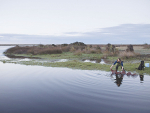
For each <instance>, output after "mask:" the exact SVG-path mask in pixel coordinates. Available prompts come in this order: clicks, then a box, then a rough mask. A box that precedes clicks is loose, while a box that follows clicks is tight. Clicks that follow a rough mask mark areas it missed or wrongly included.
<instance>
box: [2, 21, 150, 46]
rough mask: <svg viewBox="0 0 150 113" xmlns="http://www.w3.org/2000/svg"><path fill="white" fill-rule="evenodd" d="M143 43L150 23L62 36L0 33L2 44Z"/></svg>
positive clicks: (148, 33)
mask: <svg viewBox="0 0 150 113" xmlns="http://www.w3.org/2000/svg"><path fill="white" fill-rule="evenodd" d="M75 41H81V42H84V43H87V44H107V43H112V44H143V43H147V42H150V24H123V25H120V26H115V27H108V28H103V29H98V31H93V32H66V33H64V34H63V35H61V36H53V35H51V36H50V35H26V34H0V42H1V44H4V43H5V44H40V43H41V44H61V43H72V42H75Z"/></svg>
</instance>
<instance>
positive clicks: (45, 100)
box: [0, 47, 150, 113]
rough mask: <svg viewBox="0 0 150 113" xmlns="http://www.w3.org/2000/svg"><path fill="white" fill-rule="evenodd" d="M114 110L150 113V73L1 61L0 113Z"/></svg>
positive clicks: (97, 112) (110, 112)
mask: <svg viewBox="0 0 150 113" xmlns="http://www.w3.org/2000/svg"><path fill="white" fill-rule="evenodd" d="M0 48H2V47H0ZM0 50H1V49H0ZM1 57H2V55H1ZM118 84H120V87H118V86H119V85H118ZM113 112H114V113H131V112H132V113H133V112H136V113H150V76H149V75H143V76H141V78H140V76H139V75H138V76H127V75H124V76H123V79H121V78H120V76H119V75H118V76H116V75H111V72H105V71H89V70H75V69H68V68H52V67H42V66H26V65H19V64H9V63H2V62H0V113H113Z"/></svg>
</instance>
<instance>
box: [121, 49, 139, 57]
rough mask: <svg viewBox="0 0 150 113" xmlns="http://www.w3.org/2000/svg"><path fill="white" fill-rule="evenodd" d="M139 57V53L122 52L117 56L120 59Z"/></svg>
mask: <svg viewBox="0 0 150 113" xmlns="http://www.w3.org/2000/svg"><path fill="white" fill-rule="evenodd" d="M139 55H140V54H139V53H135V52H126V51H123V52H120V53H119V55H118V56H119V57H120V58H132V57H136V56H139Z"/></svg>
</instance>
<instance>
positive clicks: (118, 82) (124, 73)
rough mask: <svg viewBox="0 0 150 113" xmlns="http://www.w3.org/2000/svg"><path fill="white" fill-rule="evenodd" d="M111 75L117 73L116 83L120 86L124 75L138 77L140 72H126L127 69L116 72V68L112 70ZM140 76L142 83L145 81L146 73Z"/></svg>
mask: <svg viewBox="0 0 150 113" xmlns="http://www.w3.org/2000/svg"><path fill="white" fill-rule="evenodd" d="M111 72H112V73H111V76H113V75H115V77H116V79H114V80H115V82H114V83H116V85H117V86H118V87H120V85H121V84H122V80H123V77H124V76H125V75H126V76H128V77H130V76H131V77H133V78H136V77H137V76H138V74H136V73H134V74H132V73H131V72H127V73H126V71H122V72H116V70H111ZM139 77H140V81H141V82H140V83H143V81H144V75H139Z"/></svg>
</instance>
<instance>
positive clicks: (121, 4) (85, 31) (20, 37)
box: [0, 0, 150, 44]
mask: <svg viewBox="0 0 150 113" xmlns="http://www.w3.org/2000/svg"><path fill="white" fill-rule="evenodd" d="M149 6H150V0H0V43H2V44H4V43H43V44H46V43H47V44H48V43H50V44H51V43H56V44H57V43H72V42H74V41H84V42H85V43H96V44H98V43H102V44H105V43H125V44H126V43H135V44H141V43H142V44H143V43H148V42H150V33H149V32H150V13H149V12H150V7H149Z"/></svg>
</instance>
